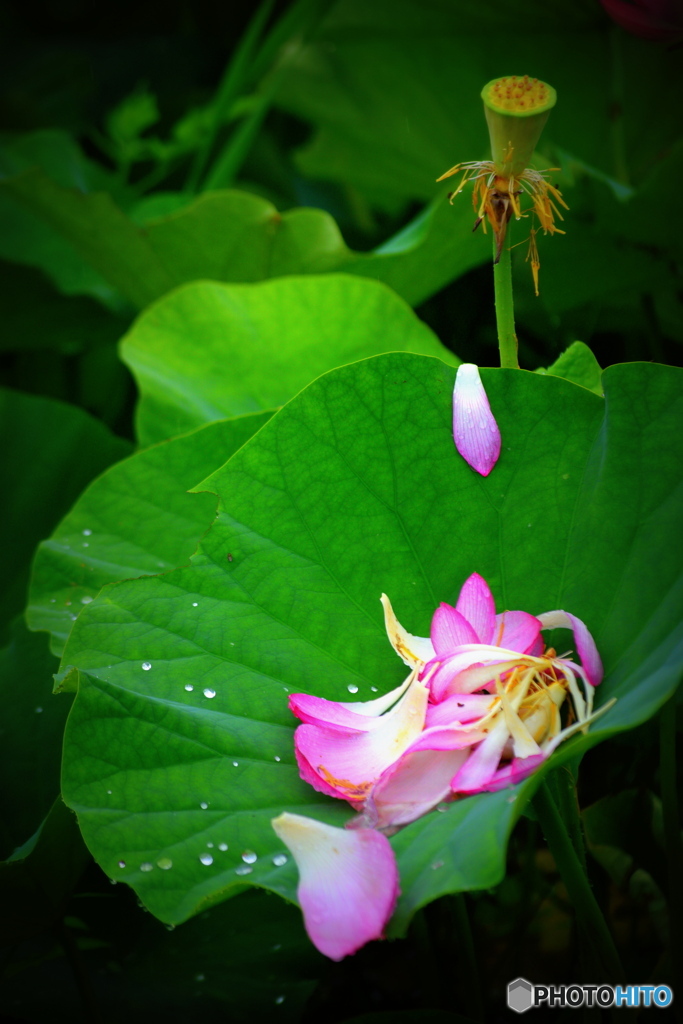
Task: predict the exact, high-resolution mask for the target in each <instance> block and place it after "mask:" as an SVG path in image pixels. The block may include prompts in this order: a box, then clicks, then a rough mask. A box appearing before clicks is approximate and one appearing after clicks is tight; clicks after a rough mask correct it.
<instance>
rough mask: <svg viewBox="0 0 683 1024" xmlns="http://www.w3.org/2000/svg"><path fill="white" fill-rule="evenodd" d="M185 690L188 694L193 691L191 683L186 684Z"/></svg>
mask: <svg viewBox="0 0 683 1024" xmlns="http://www.w3.org/2000/svg"><path fill="white" fill-rule="evenodd" d="M185 689H186V690H187V692H188V693H192V691H193V690H194V686H193V685H192V683H188V684H187V686H186V687H185Z"/></svg>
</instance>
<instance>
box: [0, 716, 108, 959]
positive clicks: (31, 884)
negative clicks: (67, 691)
mask: <svg viewBox="0 0 683 1024" xmlns="http://www.w3.org/2000/svg"><path fill="white" fill-rule="evenodd" d="M54 699H56V700H66V698H65V697H58V698H54ZM18 854H19V852H18ZM89 860H90V855H89V853H88V851H87V849H86V847H85V844H84V842H83V840H82V838H81V834H80V832H79V831H78V826H77V824H76V818H75V815H73V814H72V813H71V811H70V810H68V809H67V808H66V807H65V806H64V804H63V803H62V800H61V797H59V798H58V799H56V800H55V802H54V804H53V805H52V808H51V810H50V812H49V814H48V815H47V817H46V819H45V821H44V822H43V823H42V824H41V826H40V831H39V833H38V835H37V836H36V837H35V838H34V840H33V842H31V843H30V844H26V850H25V851H22V852H21V854H20V855H18V856H17V857H16V859H15V858H13V859H12V860H10V861H3V862H2V863H0V900H1V901H2V910H3V914H2V921H1V922H0V944H2V945H12V946H14V945H15V944H16V943H18V942H21V941H22V940H23V939H27V938H31V937H32V936H33V935H35V934H36V933H38V932H42V931H43V930H44V929H45V928H49V927H51V926H52V925H54V924H55V923H56V922H57V921H59V919H60V918H61V917H62V915H63V914H64V910H65V908H66V904H67V901H68V899H69V897H70V896H71V893H72V892H73V889H74V887H75V885H76V883H77V882H78V879H79V878H80V876H81V874H82V873H83V870H84V869H85V866H86V864H87V863H88V861H89Z"/></svg>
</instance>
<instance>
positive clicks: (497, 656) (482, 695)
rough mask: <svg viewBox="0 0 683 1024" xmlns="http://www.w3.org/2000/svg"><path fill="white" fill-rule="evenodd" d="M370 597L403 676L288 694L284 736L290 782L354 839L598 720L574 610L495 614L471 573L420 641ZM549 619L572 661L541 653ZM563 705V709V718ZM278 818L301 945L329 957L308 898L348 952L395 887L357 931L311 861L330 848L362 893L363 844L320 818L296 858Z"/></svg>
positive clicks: (496, 777)
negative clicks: (348, 812)
mask: <svg viewBox="0 0 683 1024" xmlns="http://www.w3.org/2000/svg"><path fill="white" fill-rule="evenodd" d="M382 603H383V605H384V614H385V625H386V629H387V634H388V636H389V641H390V642H391V644H392V646H393V648H394V650H395V651H396V653H397V654H398V655H399V657H400V658H401V659H402V661H403V662H404V663H405V664H406V665H407V666H408V667H409V668H410V674H409V675H408V677H407V678H406V680H405V681H404V682H403V684H402V685H401V686H399V687H398V688H397V689H395V690H393V691H391V692H390V693H388V694H385V695H384V696H383V697H378V698H377V699H375V700H371V701H366V702H360V701H356V702H346V701H343V702H336V701H329V700H325V699H323V698H322V697H313V696H309V695H308V694H293V695H292V696H291V697H290V701H289V705H290V708H291V710H292V711H293V712H294V714H295V715H297V717H298V718H300V719H301V720H302V722H303V723H304V724H302V725H300V726H299V727H298V729H297V730H296V733H295V739H294V744H295V751H296V757H297V761H298V764H299V771H300V774H301V777H302V778H303V779H304V780H305V781H306V782H308V783H310V784H311V785H312V786H313V787H314V789H316V790H318V791H320V792H322V793H326V794H327V795H329V796H333V797H337V798H339V799H343V800H346V801H347V802H348V803H349V804H350V805H351V807H353V808H354V810H357V811H359V812H360V813H359V815H358V816H357V817H356V818H355V819H352V820H351V821H350V822H347V828H350V829H352V830H358V832H356V833H355V834H357V835H360V836H370V835H372V834H373V833H372V831H371V830H372V829H378V830H382V831H384V832H386V833H388V834H391V833H393V832H395V831H396V830H397V829H398V828H400V827H401V826H403V825H407V824H409V823H410V822H411V821H415V819H416V818H419V817H421V816H422V815H423V814H426V813H428V812H429V811H431V810H433V809H434V808H435V807H436V806H437V804H439V803H442V802H443V801H444V800H446V801H448V800H453V799H455V798H456V797H458V796H463V795H466V794H470V793H480V792H484V791H487V790H497V789H501V788H503V787H505V786H510V785H513V784H514V783H516V782H519V781H521V780H522V779H524V778H526V777H527V776H528V775H529V774H530V773H531V772H533V771H534V769H535V768H537V767H538V765H539V764H541V763H542V762H543V761H544V760H545V759H546V758H548V757H549V756H550V754H551V753H552V751H553V750H555V748H556V747H557V745H558V744H559V743H561V742H562V740H564V739H566V738H567V737H568V736H570V735H572V734H573V733H574V732H576V731H577V730H581V731H585V730H586V728H587V726H588V724H589V723H590V722H591V721H592V720H593V719H594V718H595V717H596V715H594V714H593V713H592V705H593V687H594V686H596V685H597V684H598V683H599V682H600V681H601V679H602V664H601V661H600V657H599V655H598V652H597V649H596V647H595V643H594V641H593V638H592V637H591V635H590V633H589V632H588V630H587V628H586V626H585V625H584V623H583V622H581V620H580V619H577V618H576V617H575V616H574V615H571V614H569V613H568V612H564V611H552V612H544V613H543V614H542V615H539V616H534V615H530V614H529V613H527V612H522V611H511V612H503V613H501V614H498V615H497V614H496V611H495V605H494V601H493V596H492V594H491V591H490V590H489V587H488V586H487V584H486V582H485V580H483V579H482V577H481V576H479V575H478V574H477V573H474V574H473V575H472V576H470V577H469V579H467V580H466V581H465V583H464V585H463V587H462V589H461V591H460V596H459V598H458V601H457V604H456V605H455V606H451V605H448V604H441V605H439V607H438V608H437V609H436V611H435V613H434V616H433V618H432V626H431V631H430V636H429V637H418V636H413V635H412V634H410V633H408V632H407V631H406V630H405V629H404V628H403V626H401V625H400V623H399V622H398V621H397V619H396V617H395V615H394V612H393V609H392V607H391V603H390V601H389V599H388V597H386V595H382ZM556 627H567V628H569V629H571V630H573V633H574V642H575V645H576V649H577V652H578V654H579V656H580V658H581V665H579V664H577V663H576V662H574V661H573V660H571V659H570V658H569V657H566V656H562V657H558V655H557V654H556V652H555V651H554V650H553V649H552V648H547V649H546V648H545V645H544V642H543V638H542V636H541V633H542V631H543V630H544V629H554V628H556ZM582 689H583V693H582ZM563 706H567V707H568V708H569V713H568V715H567V717H566V722H565V723H564V725H563V722H562V714H561V709H562V708H563ZM607 706H608V705H606V706H605V708H601V709H600V712H599V713H602V711H604V710H606V707H607ZM286 817H289V816H286ZM281 820H282V819H276V822H275V823H274V827H275V828H276V831H278V835H280V836H281V838H282V839H283V841H284V842H285V843H287V845H288V846H290V849H291V850H292V852H293V853H294V854H295V857H296V859H297V863H298V864H299V868H300V872H301V884H300V890H299V892H300V899H301V903H302V908H303V911H304V916H305V918H306V924H307V928H308V931H309V934H310V935H311V938H312V939H313V942H314V943H315V944H316V945H317V946H318V948H319V949H321V950H322V951H323V952H327V949H326V948H324V946H323V944H322V943H321V942H320V941H318V938H317V930H316V927H315V922H313V921H312V920H311V919H310V910H309V907H311V906H315V907H316V908H317V911H316V912H317V913H318V914H320V913H321V910H320V908H321V907H325V908H326V912H325V913H326V917H327V920H328V924H327V926H326V927H327V928H328V929H330V930H332V931H334V929H335V927H337V926H336V925H335V923H334V922H335V919H336V918H337V917H339V926H338V927H339V931H340V934H342V933H343V934H344V935H345V936H346V938H345V939H344V942H343V943H342V944H340V945H339V946H335V954H334V955H335V957H337V956H339V957H341V956H344V955H346V954H347V953H350V952H353V951H354V950H355V949H357V948H359V946H360V945H362V944H363V943H364V942H366V941H367V940H368V938H369V937H373V935H370V934H369V933H370V932H373V933H376V934H379V932H381V930H382V927H383V924H384V923H385V921H386V920H387V918H388V916H389V915H390V913H391V909H388V908H390V907H393V903H392V900H391V899H390V898H389V888H392V886H393V882H392V883H391V885H389V883H387V886H388V888H387V886H385V887H384V888H382V887H381V886H380V887H378V890H377V897H376V902H375V903H374V908H375V917H374V918H373V925H372V927H371V928H367V927H366V926H365V925H364V926H363V928H364V930H363V931H362V935H363V936H365V937H361V926H360V924H359V926H358V930H356V929H355V928H354V927H353V926H352V925H351V926H350V924H349V917H348V914H347V911H346V909H345V906H347V905H351V902H352V897H351V896H349V897H348V898H346V899H344V898H339V895H338V894H337V893H336V892H335V891H334V890H335V884H336V883H335V882H334V881H333V873H331V872H330V871H328V870H326V869H324V868H323V867H322V865H324V864H325V863H327V862H329V850H330V849H334V850H335V853H338V854H339V859H338V860H337V863H338V864H341V863H342V861H343V863H344V864H345V865H346V866H345V868H344V871H347V872H350V873H351V874H352V875H353V876H354V877H355V879H356V882H355V883H354V886H355V888H353V892H360V891H363V892H365V893H367V892H372V890H373V885H374V884H375V883H372V882H371V876H372V873H373V871H374V870H375V869H374V867H373V866H372V862H371V859H370V858H369V857H368V856H367V855H366V852H367V851H366V852H364V848H363V847H362V846H361V845H360V844H359V845H358V846H357V847H354V846H353V845H351V844H347V845H344V844H342V845H341V846H340V845H339V844H338V843H337V844H336V846H335V841H334V839H332V840H330V838H329V826H320V827H321V828H324V829H328V832H326V833H325V834H324V836H323V837H322V838H319V837H318V835H317V834H316V831H315V829H311V830H310V831H309V832H308V833H307V834H306V835H305V836H304V835H303V834H302V837H301V836H300V837H298V838H297V842H298V843H299V850H298V853H297V848H296V844H295V843H290V840H289V839H288V836H287V834H286V832H284V831H282V830H281V829H280V828H279V827H278V824H277V823H278V822H280V821H281ZM369 830H370V831H369ZM333 831H334V830H333ZM338 831H341V830H338ZM341 834H342V835H344V833H343V832H341ZM368 841H369V840H367V839H365V840H364V842H368ZM340 842H341V840H340ZM330 843H331V844H332V846H330ZM319 849H322V851H323V852H318V851H319ZM325 851H328V852H325ZM383 851H384V852H383V853H381V858H384V859H386V848H383ZM326 858H327V861H326ZM335 877H336V876H335ZM393 891H394V890H393V889H392V892H393ZM304 897H305V898H304ZM354 898H355V897H354ZM372 898H373V899H374V897H372ZM384 914H386V915H387V917H384V916H383V915H384ZM380 920H381V924H378V921H380ZM349 928H350V931H349ZM327 955H332V954H330V953H329V952H328V954H327Z"/></svg>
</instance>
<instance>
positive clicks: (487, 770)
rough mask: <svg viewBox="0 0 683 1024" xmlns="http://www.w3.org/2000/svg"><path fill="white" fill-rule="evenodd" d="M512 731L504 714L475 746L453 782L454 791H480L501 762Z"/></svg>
mask: <svg viewBox="0 0 683 1024" xmlns="http://www.w3.org/2000/svg"><path fill="white" fill-rule="evenodd" d="M509 736H510V732H509V730H508V727H507V723H506V721H505V719H504V718H503V716H502V715H501V717H500V718H499V719H498V721H497V722H496V724H495V725H494V726H493V728H492V729H491V732H490V733H489V734H488V736H487V737H486V739H485V740H484V741H483V742H482V743H480V744H479V746H477V747H475V749H474V750H473V751H472V753H471V754H470V756H469V757H468V758H467V760H466V761H465V764H464V765H463V766H462V768H461V769H460V771H459V772H458V773H457V775H456V776H455V777H454V778H453V780H452V782H451V788H452V790H453V792H454V793H478V792H480V790H482V789H485V788H486V785H487V783H488V782H490V781H491V779H492V778H493V776H494V774H495V772H496V771H497V769H498V765H499V763H500V758H501V754H502V753H503V749H504V747H505V744H506V743H507V741H508V738H509Z"/></svg>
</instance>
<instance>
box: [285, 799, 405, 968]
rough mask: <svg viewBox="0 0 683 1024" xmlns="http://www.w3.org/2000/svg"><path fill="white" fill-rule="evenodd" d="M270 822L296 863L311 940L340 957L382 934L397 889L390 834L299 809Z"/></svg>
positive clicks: (397, 881)
mask: <svg viewBox="0 0 683 1024" xmlns="http://www.w3.org/2000/svg"><path fill="white" fill-rule="evenodd" d="M271 824H272V826H273V829H274V830H275V832H276V833H277V835H278V837H279V838H280V839H281V840H282V842H283V843H284V844H285V846H286V847H287V848H288V850H289V851H290V852H291V854H292V856H293V857H294V860H295V861H296V864H297V867H298V869H299V888H298V893H297V895H298V899H299V903H300V904H301V909H302V911H303V915H304V924H305V926H306V931H307V932H308V935H309V937H310V939H311V942H312V943H313V944H314V946H316V947H317V948H318V949H319V950H320V952H321V953H324V954H325V956H328V957H329V958H330V959H331V960H342V959H343V958H344V957H345V956H349V955H350V954H351V953H355V952H356V950H357V949H360V947H361V946H364V945H365V943H366V942H370V941H371V940H372V939H380V938H382V935H383V933H384V928H385V926H386V923H387V921H388V920H389V918H390V917H391V915H392V913H393V911H394V907H395V905H396V900H397V899H398V892H399V888H398V883H399V878H398V868H397V867H396V858H395V857H394V852H393V850H392V848H391V845H390V844H389V840H388V839H387V838H386V837H385V836H383V835H382V833H381V832H377V831H375V830H374V829H355V830H347V829H343V828H335V827H334V826H332V825H326V824H324V823H323V822H321V821H316V820H315V819H314V818H306V817H304V816H303V815H300V814H288V813H285V814H281V815H280V816H279V817H278V818H275V819H274V820H273V821H272V823H271Z"/></svg>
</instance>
